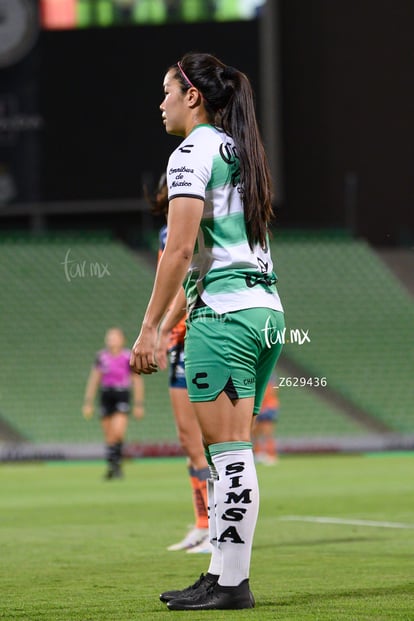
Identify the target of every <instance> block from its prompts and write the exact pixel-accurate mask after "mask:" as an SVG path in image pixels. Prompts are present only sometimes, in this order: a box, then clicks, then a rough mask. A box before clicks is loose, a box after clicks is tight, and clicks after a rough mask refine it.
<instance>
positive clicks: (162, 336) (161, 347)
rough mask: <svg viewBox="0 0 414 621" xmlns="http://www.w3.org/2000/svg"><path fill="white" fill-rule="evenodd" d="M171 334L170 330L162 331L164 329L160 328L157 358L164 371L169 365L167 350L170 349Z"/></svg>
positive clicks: (156, 351)
mask: <svg viewBox="0 0 414 621" xmlns="http://www.w3.org/2000/svg"><path fill="white" fill-rule="evenodd" d="M169 335H170V333H169V332H166V333H164V332H162V330H160V332H159V334H158V339H157V346H156V348H155V358H156V360H157V362H158V366H159V368H160V369H161V370H162V371H164V370H165V369H166V368H167V365H168V356H167V351H168V340H169Z"/></svg>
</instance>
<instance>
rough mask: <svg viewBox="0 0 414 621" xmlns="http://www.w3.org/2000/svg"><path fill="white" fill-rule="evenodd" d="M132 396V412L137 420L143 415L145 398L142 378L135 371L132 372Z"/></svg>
mask: <svg viewBox="0 0 414 621" xmlns="http://www.w3.org/2000/svg"><path fill="white" fill-rule="evenodd" d="M132 396H133V399H134V401H133V408H132V411H133V414H134V417H135V418H136V419H137V420H140V419H141V418H143V417H144V414H145V411H144V398H145V386H144V380H143V379H142V377H141V376H140V375H137V374H136V373H133V374H132Z"/></svg>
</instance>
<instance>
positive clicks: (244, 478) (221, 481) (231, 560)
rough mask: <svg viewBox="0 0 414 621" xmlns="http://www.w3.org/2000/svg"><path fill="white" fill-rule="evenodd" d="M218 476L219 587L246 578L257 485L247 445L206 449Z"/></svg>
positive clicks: (216, 489) (236, 583) (254, 519)
mask: <svg viewBox="0 0 414 621" xmlns="http://www.w3.org/2000/svg"><path fill="white" fill-rule="evenodd" d="M209 450H210V455H211V458H212V460H213V463H214V465H215V467H216V470H217V473H218V477H219V478H218V481H216V482H215V484H214V498H215V505H216V528H217V544H218V549H219V550H220V552H221V571H220V572H219V576H220V577H219V584H220V585H221V586H238V585H239V584H240V582H242V580H245V579H246V578H248V577H249V572H250V557H251V551H252V544H253V535H254V531H255V527H256V522H257V515H258V512H259V486H258V482H257V476H256V467H255V463H254V457H253V450H252V445H251V443H250V442H222V443H220V444H212V445H210V446H209Z"/></svg>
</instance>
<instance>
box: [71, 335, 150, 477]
mask: <svg viewBox="0 0 414 621" xmlns="http://www.w3.org/2000/svg"><path fill="white" fill-rule="evenodd" d="M124 345H125V335H124V333H123V331H122V330H121V329H120V328H110V329H109V330H107V332H106V334H105V349H102V350H100V351H99V352H98V353H97V355H96V360H95V364H94V365H93V367H92V369H91V372H90V374H89V378H88V382H87V385H86V390H85V398H84V403H83V408H82V411H83V415H84V417H85V418H87V419H89V418H91V417H92V416H93V412H94V401H95V397H96V393H97V391H98V388H99V386H100V387H101V391H100V400H101V424H102V431H103V433H104V437H105V443H106V460H107V462H108V470H107V472H106V475H105V478H106V479H116V478H121V477H122V468H121V462H122V446H123V442H124V438H125V434H126V430H127V426H128V413H129V410H130V398H131V387H132V388H133V393H134V394H133V398H134V399H133V404H134V405H133V413H134V417H135V418H136V419H141V418H142V417H143V416H144V382H143V380H142V378H141V377H140V376H139V375H136V374H135V373H134V374H131V369H130V367H129V358H130V354H131V352H130V350H129V349H125V347H124Z"/></svg>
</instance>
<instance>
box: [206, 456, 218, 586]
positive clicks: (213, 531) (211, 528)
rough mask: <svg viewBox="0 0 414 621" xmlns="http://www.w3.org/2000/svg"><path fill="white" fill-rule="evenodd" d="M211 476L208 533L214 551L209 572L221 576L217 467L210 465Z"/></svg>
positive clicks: (208, 487)
mask: <svg viewBox="0 0 414 621" xmlns="http://www.w3.org/2000/svg"><path fill="white" fill-rule="evenodd" d="M210 474H211V478H209V479H207V499H208V533H209V539H210V543H211V545H212V548H213V549H212V552H211V558H210V565H209V568H208V573H209V574H213V575H215V576H219V575H220V572H221V550H219V548H218V545H217V524H216V502H215V498H214V485H215V480H216V477H217V472H216V469H215V468H214V466H213V467H210Z"/></svg>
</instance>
